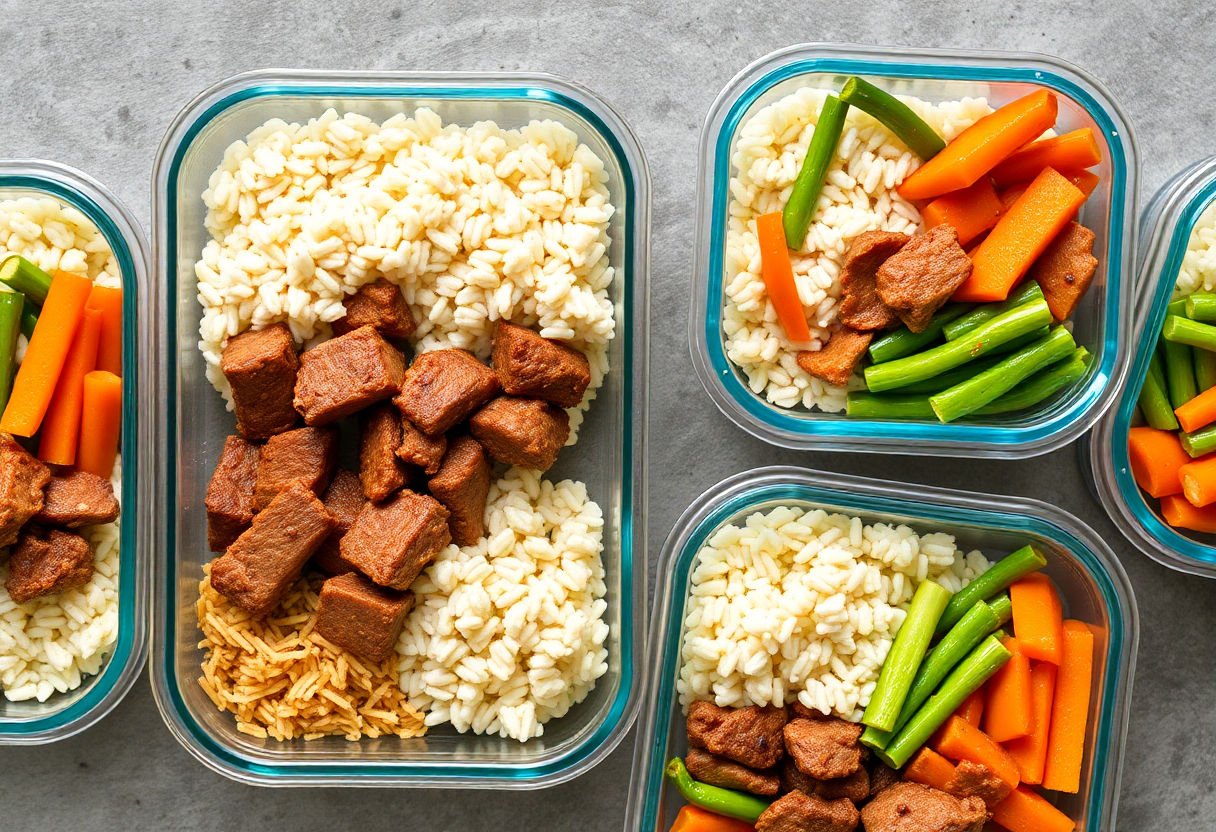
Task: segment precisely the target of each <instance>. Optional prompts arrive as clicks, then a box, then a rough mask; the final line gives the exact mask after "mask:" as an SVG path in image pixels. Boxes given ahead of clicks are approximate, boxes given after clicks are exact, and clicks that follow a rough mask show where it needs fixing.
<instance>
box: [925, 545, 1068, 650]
mask: <svg viewBox="0 0 1216 832" xmlns="http://www.w3.org/2000/svg"><path fill="white" fill-rule="evenodd" d="M1046 565H1047V558H1045V557H1043V555H1042V553H1041V552H1039V551H1038V550H1037V549H1035V548H1034V547H1033V546H1029V545H1027V546H1023V547H1022V548H1021V549H1018V550H1017V551H1015V552H1012V553H1010V554H1008V555H1006V556H1005V557H1003V558H1001V559H1000V560H999V561H997V562H996V563H994V564H993V565H992V567H991V568H990V569H989V570H988V571H987V572H985V573H984V574H982V575H980V576H979V577H978V578H976V579H975V580H974V581H972V582H971V583H969V584H967V585H966V586H965V587H963V588H962V589H960V590H959V591H958V592H956V593H954V597H953V598H951V599H950V603H949V604H948V605H947V606H946V611H945V612H944V613H942V617H941V620H940V621H938V622H937V634H938V635H942V634H943V633H946V632H947V631H949V630H950V628H951V627H953V626H954V625H955V624H957V623H958V622H959V620H960V619H961V618H962V617H963V616H964V615H966V613H967V611H968V610H970V609H971V607H973V606H974V605H975V604H976V603H978V602H979V601H984V600H986V599H988V598H991V597H992V596H993V595H996V594H997V593H998V592H1000V591H1002V590H1004V589H1007V588H1008V587H1009V585H1010V584H1012V583H1013V582H1014V581H1016V580H1018V579H1019V578H1022V577H1024V576H1026V575H1029V574H1030V573H1031V572H1036V571H1038V570H1039V569H1042V568H1043V567H1044V566H1046Z"/></svg>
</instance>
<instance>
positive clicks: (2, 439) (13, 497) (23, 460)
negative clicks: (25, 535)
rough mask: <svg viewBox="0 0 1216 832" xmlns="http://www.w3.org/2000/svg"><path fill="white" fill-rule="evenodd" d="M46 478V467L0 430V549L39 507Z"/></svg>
mask: <svg viewBox="0 0 1216 832" xmlns="http://www.w3.org/2000/svg"><path fill="white" fill-rule="evenodd" d="M50 481H51V470H50V469H49V468H47V467H46V466H45V465H43V464H42V463H41V462H39V461H38V460H37V459H35V458H34V457H33V455H32V454H30V453H29V452H28V451H26V449H25V448H23V447H21V446H20V445H19V444H18V443H17V440H16V439H13V437H11V436H9V435H8V434H7V433H0V549H3V548H4V547H6V546H12V545H13V544H14V543H16V542H17V537H18V536H19V535H20V534H21V527H22V526H24V525H25V524H26V523H27V522H29V520H30V518H31V517H33V516H34V515H35V514H37V513H38V512H39V511H41V510H42V506H43V503H44V500H45V497H44V494H43V489H45V488H46V486H47V483H49V482H50Z"/></svg>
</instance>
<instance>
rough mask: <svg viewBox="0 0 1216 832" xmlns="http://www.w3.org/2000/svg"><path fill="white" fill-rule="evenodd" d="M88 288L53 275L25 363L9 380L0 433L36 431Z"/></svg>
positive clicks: (87, 283) (75, 278)
mask: <svg viewBox="0 0 1216 832" xmlns="http://www.w3.org/2000/svg"><path fill="white" fill-rule="evenodd" d="M92 288H93V282H92V281H91V280H89V279H88V278H87V277H81V276H80V275H76V274H69V273H68V272H60V271H57V272H55V274H54V276H53V277H52V279H51V289H50V292H49V293H48V294H47V296H46V303H44V304H43V305H42V312H40V313H39V315H38V325H37V326H36V327H34V336H33V337H32V338H30V343H29V346H28V347H27V348H26V350H25V360H24V361H22V362H21V367H20V368H18V370H17V378H16V379H14V381H13V392H12V395H11V396H10V397H9V400H8V405H7V406H6V407H5V408H4V415H3V416H2V417H0V431H5V432H7V433H11V434H14V435H16V436H33V435H34V434H35V433H37V432H38V428H39V427H41V425H42V419H43V417H44V416H45V415H46V409H47V407H48V406H49V405H50V403H51V397H52V396H53V395H54V393H55V385H56V384H58V383H59V374H60V373H61V372H63V364H64V362H65V361H67V357H68V350H69V349H70V348H71V346H72V338H73V336H75V334H76V328H77V327H78V326H79V325H80V318H81V316H82V315H83V314H84V306H85V302H86V301H87V300H88V298H89V291H90V290H91V289H92Z"/></svg>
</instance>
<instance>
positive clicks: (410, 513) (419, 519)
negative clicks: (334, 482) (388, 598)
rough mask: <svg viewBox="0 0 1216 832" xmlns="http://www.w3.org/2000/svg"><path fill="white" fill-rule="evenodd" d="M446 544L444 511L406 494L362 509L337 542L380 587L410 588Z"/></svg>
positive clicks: (420, 497)
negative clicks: (339, 541)
mask: <svg viewBox="0 0 1216 832" xmlns="http://www.w3.org/2000/svg"><path fill="white" fill-rule="evenodd" d="M451 541H452V535H451V533H450V532H449V531H448V510H447V509H446V508H444V507H443V506H442V505H440V504H439V502H438V501H436V500H434V499H433V498H431V497H427V496H425V495H422V494H416V493H414V492H413V491H409V490H405V491H401V492H399V493H398V494H397V495H396V496H395V497H393V498H392V499H390V500H388V501H387V502H384V503H381V504H380V505H376V504H375V503H368V504H367V505H365V506H364V507H363V510H362V511H361V512H359V516H358V517H357V518H355V522H354V524H353V525H352V526H351V527H350V531H348V532H347V533H346V535H345V536H344V537H343V538H342V557H343V558H345V559H346V560H347V561H348V562H350V563H353V564H354V565H355V566H356V567H358V569H359V571H360V572H362V573H363V574H365V575H367V576H368V577H369V578H371V579H372V580H373V581H375V582H376V583H378V584H380V585H381V586H387V587H391V588H393V589H409V587H410V584H412V583H413V582H414V579H415V578H417V577H418V575H419V574H421V573H422V570H423V569H425V568H426V567H427V566H429V565H430V563H431V561H433V560H434V559H435V557H436V556H437V555H438V554H439V553H440V552H441V551H443V548H444V547H445V546H447V545H448V544H449V543H450V542H451Z"/></svg>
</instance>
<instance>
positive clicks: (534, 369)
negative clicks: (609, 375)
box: [491, 321, 591, 407]
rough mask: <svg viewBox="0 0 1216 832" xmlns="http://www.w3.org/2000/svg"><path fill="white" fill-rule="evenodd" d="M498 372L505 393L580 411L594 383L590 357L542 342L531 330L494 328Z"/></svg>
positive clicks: (499, 325)
mask: <svg viewBox="0 0 1216 832" xmlns="http://www.w3.org/2000/svg"><path fill="white" fill-rule="evenodd" d="M491 360H492V361H493V363H494V372H496V373H497V374H498V379H499V381H501V382H502V389H503V392H506V393H509V394H511V395H512V396H525V397H528V398H535V399H544V400H545V401H550V402H553V403H554V404H556V405H559V406H560V407H577V406H578V404H579V402H581V401H582V400H583V394H584V393H586V392H587V385H589V384H590V383H591V365H590V364H589V363H588V362H587V356H585V355H583V354H582V353H581V352H579V351H578V350H576V349H574V348H573V347H570V346H568V345H566V344H563V343H561V342H560V341H553V340H550V339H548V338H542V337H541V336H540V335H539V334H538V333H536V332H533V331H532V330H530V329H528V328H527V327H522V326H515V324H511V323H507V322H506V321H499V322H498V323H497V324H495V325H494V354H493V356H492V357H491Z"/></svg>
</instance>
